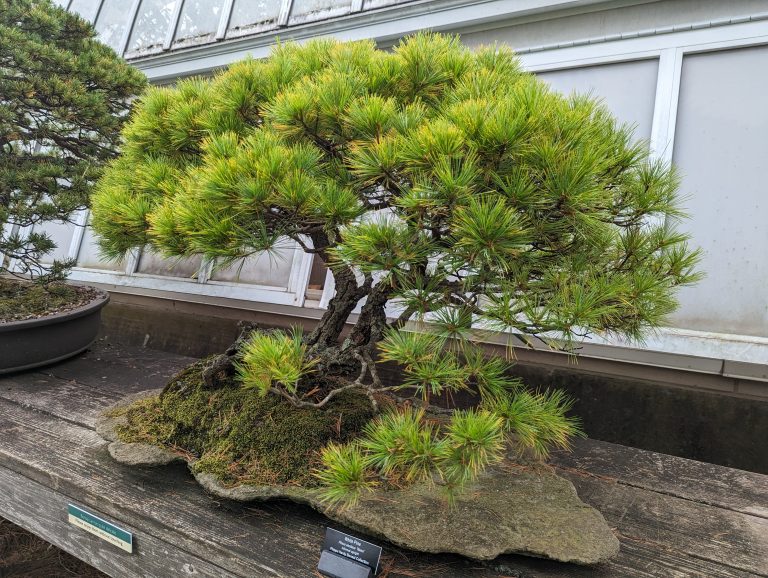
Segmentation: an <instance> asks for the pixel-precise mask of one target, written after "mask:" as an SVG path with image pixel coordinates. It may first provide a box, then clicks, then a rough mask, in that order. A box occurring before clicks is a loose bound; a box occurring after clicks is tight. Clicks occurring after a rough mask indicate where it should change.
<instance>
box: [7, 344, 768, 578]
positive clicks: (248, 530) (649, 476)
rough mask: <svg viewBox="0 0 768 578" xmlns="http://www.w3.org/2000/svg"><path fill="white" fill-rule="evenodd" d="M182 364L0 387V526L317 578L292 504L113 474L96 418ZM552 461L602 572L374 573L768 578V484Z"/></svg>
mask: <svg viewBox="0 0 768 578" xmlns="http://www.w3.org/2000/svg"><path fill="white" fill-rule="evenodd" d="M191 361H193V360H192V359H190V358H186V357H182V356H178V355H173V354H168V353H164V352H159V351H153V350H148V349H140V348H132V347H124V346H117V345H111V344H109V343H105V342H98V343H97V344H95V345H94V347H93V348H92V349H91V350H89V351H88V352H86V353H85V354H83V355H81V356H79V357H77V358H75V359H73V360H70V361H67V362H64V363H61V364H59V365H56V366H52V367H48V368H43V369H39V370H36V371H33V372H30V373H25V374H19V375H12V376H5V377H2V378H0V516H2V517H4V518H7V519H9V520H11V521H12V522H14V523H16V524H18V525H20V526H23V527H24V528H26V529H28V530H30V531H32V532H34V533H35V534H37V535H39V536H40V537H42V538H43V539H45V540H47V541H49V542H51V543H53V544H55V545H56V546H58V547H60V548H62V549H64V550H66V551H68V552H70V553H71V554H73V555H75V556H77V557H78V558H81V559H82V560H85V561H86V562H88V563H90V564H92V565H93V566H95V567H97V568H99V569H100V570H102V571H104V572H106V573H107V574H110V575H111V576H116V577H123V576H136V577H141V578H146V577H149V576H159V577H170V576H198V577H203V576H206V577H207V576H242V577H261V576H286V577H302V578H303V577H309V576H315V575H316V574H315V567H316V564H317V560H318V558H319V555H320V546H321V544H322V541H323V535H324V531H325V526H326V524H327V523H328V521H327V520H326V519H325V518H324V517H322V516H320V515H318V514H317V513H315V512H314V511H312V510H311V509H309V508H305V507H301V506H297V505H294V504H290V503H270V504H250V505H242V504H235V503H228V502H222V501H219V500H216V499H214V498H212V497H210V496H208V495H206V494H205V492H204V491H203V490H202V489H201V488H200V487H199V486H198V485H197V483H196V482H195V481H194V480H193V479H192V477H191V475H190V474H189V473H188V472H187V471H186V469H185V468H184V467H182V466H173V467H166V468H163V469H160V470H154V471H144V470H136V469H131V468H127V467H124V466H121V465H119V464H117V463H115V462H114V461H112V460H111V458H110V457H109V455H108V454H107V451H106V444H105V443H104V441H103V440H102V439H101V438H100V437H99V436H98V435H96V433H95V431H94V423H95V419H96V416H97V415H98V414H99V413H100V412H101V411H103V409H104V408H106V407H107V406H109V405H111V404H113V403H115V402H116V401H118V400H119V399H121V398H122V397H123V396H125V395H127V394H130V393H134V392H138V391H142V390H146V389H152V388H157V387H161V386H162V385H164V383H165V382H166V381H167V379H168V378H169V377H170V376H171V375H172V374H174V373H175V372H176V371H178V370H179V369H181V368H182V367H183V366H185V365H186V364H188V363H190V362H191ZM766 447H768V446H766ZM766 451H768V449H767V450H766ZM552 463H553V465H554V466H555V467H556V468H557V470H558V473H560V474H561V475H564V476H566V477H568V478H569V479H571V480H572V481H573V483H574V484H575V485H576V488H577V490H578V491H579V495H580V496H581V498H582V499H583V500H584V501H585V502H587V503H588V504H591V505H592V506H594V507H596V508H597V509H598V510H600V511H601V512H602V513H603V515H604V516H605V517H606V519H607V520H608V523H609V524H610V525H611V526H612V527H615V532H616V534H617V536H618V537H619V539H620V540H621V548H622V549H621V553H620V555H619V556H618V557H617V558H616V559H615V560H613V561H612V562H611V563H609V564H607V565H604V566H601V567H593V568H585V567H577V566H572V565H566V564H559V563H554V562H547V561H544V560H536V559H533V558H525V557H521V556H503V557H501V558H498V559H497V560H494V561H493V562H491V563H486V564H481V563H477V562H472V561H469V560H465V559H462V558H459V557H456V556H431V555H423V554H418V553H414V552H408V551H404V550H401V549H398V548H395V547H392V546H390V545H388V544H381V545H382V546H384V550H385V555H384V558H383V568H384V573H383V575H384V576H386V577H395V576H403V577H406V576H407V577H415V576H423V577H435V578H442V577H446V578H450V577H456V578H458V577H492V576H495V577H503V576H506V577H511V576H515V577H523V576H525V577H528V576H530V577H550V576H569V577H580V576H589V577H606V578H608V577H610V578H615V577H618V576H640V577H643V576H658V577H664V578H668V577H672V576H706V577H720V576H723V577H725V576H756V575H757V576H768V476H764V475H759V474H753V473H749V472H744V471H740V470H733V469H729V468H724V467H720V466H713V465H709V464H704V463H700V462H695V461H691V460H686V459H682V458H676V457H671V456H666V455H662V454H656V453H653V452H647V451H643V450H637V449H633V448H627V447H623V446H618V445H615V444H609V443H604V442H599V441H594V440H580V441H578V442H577V443H576V447H575V451H574V452H573V453H571V454H561V455H557V456H555V458H554V459H553V460H552ZM68 504H74V505H76V506H80V507H82V508H85V509H87V510H89V511H91V512H92V513H94V514H97V515H99V516H102V517H103V518H105V519H107V520H109V521H110V522H113V523H115V524H117V525H119V526H122V527H124V528H125V529H126V530H129V531H130V532H132V533H133V535H134V543H135V551H134V553H133V554H128V553H126V552H123V551H121V550H119V549H118V548H116V547H115V546H112V545H110V544H108V543H106V542H105V541H103V540H101V539H99V538H97V537H95V536H92V535H90V534H88V533H86V532H84V531H83V530H81V529H79V528H76V527H74V526H73V525H71V524H69V523H68V521H67V505H68Z"/></svg>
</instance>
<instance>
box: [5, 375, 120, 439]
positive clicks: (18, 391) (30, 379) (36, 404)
mask: <svg viewBox="0 0 768 578" xmlns="http://www.w3.org/2000/svg"><path fill="white" fill-rule="evenodd" d="M1 383H2V386H1V387H0V398H2V399H7V400H8V401H12V402H14V403H17V404H19V405H21V406H22V407H25V408H30V409H35V410H38V411H43V412H46V413H49V414H50V415H52V416H55V417H60V418H62V419H65V420H67V421H71V422H74V423H80V424H83V425H85V426H87V427H89V428H91V429H93V428H94V427H95V424H96V418H97V417H98V416H99V414H101V413H102V412H103V411H104V408H106V407H108V406H110V405H112V404H115V403H117V402H118V401H119V400H120V399H121V398H122V397H123V394H120V393H118V392H115V391H113V390H107V389H105V388H95V387H90V386H86V385H83V384H81V383H79V382H77V381H75V380H67V381H65V380H63V379H59V378H58V377H52V376H49V375H44V374H42V373H25V374H21V375H13V376H9V377H6V378H3V380H2V382H1Z"/></svg>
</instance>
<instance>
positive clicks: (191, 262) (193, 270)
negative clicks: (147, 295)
mask: <svg viewBox="0 0 768 578" xmlns="http://www.w3.org/2000/svg"><path fill="white" fill-rule="evenodd" d="M202 261H203V258H202V257H190V258H189V259H165V258H163V257H161V256H159V255H157V254H155V253H152V252H151V251H149V250H148V249H147V250H145V251H144V252H143V253H142V254H141V258H140V259H139V267H138V272H139V273H146V274H148V275H163V276H164V277H186V278H187V279H192V278H193V277H195V276H196V275H197V272H198V270H199V269H200V264H201V263H202Z"/></svg>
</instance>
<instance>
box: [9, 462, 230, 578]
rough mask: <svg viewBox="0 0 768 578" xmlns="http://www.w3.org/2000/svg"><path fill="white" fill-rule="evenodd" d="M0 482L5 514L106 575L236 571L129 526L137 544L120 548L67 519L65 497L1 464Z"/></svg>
mask: <svg viewBox="0 0 768 578" xmlns="http://www.w3.org/2000/svg"><path fill="white" fill-rule="evenodd" d="M0 488H3V491H2V492H0V511H1V512H2V515H3V517H4V518H6V519H8V520H10V521H12V522H13V523H15V524H18V525H19V526H22V527H24V528H26V529H28V530H29V531H31V532H33V533H35V534H37V535H38V536H40V537H41V538H43V539H44V540H46V541H48V542H51V543H52V544H54V545H55V546H57V547H59V548H61V549H62V550H65V551H66V552H69V553H70V554H72V555H73V556H76V557H78V558H80V559H81V560H84V561H85V562H87V563H88V564H90V565H91V566H93V567H95V568H98V569H99V570H101V571H102V572H105V573H107V574H109V575H111V576H125V577H130V578H149V577H157V578H166V577H167V576H190V577H197V578H208V577H211V578H213V577H217V578H231V577H234V576H235V575H234V574H232V573H230V572H227V571H226V570H224V569H222V568H219V567H217V566H215V565H213V564H211V563H209V562H208V561H206V560H203V559H201V558H199V557H197V556H195V555H193V554H190V553H189V552H185V551H183V550H180V549H178V548H176V547H173V546H171V545H169V544H168V543H167V542H165V541H162V540H159V539H157V538H155V537H154V536H151V535H149V534H146V533H144V532H141V531H137V530H136V529H134V528H131V527H128V528H126V529H127V530H129V531H132V532H134V541H135V544H136V550H135V552H134V553H133V554H129V553H127V552H123V551H122V550H120V549H118V548H116V547H114V546H112V545H110V544H107V543H106V542H104V541H103V540H101V539H99V538H97V537H96V536H93V535H91V534H89V533H87V532H85V531H83V530H80V529H79V528H76V527H74V526H72V525H71V524H69V523H68V522H67V504H68V503H69V502H70V501H69V499H68V498H67V497H66V496H64V495H62V494H61V493H58V492H55V491H53V490H51V489H49V488H46V487H45V486H43V485H41V484H38V483H37V482H33V481H32V480H30V479H28V478H25V477H24V476H21V475H19V474H17V473H15V472H12V471H10V470H7V469H6V468H2V467H0ZM89 509H90V510H91V511H92V512H93V513H94V514H97V515H101V516H102V517H105V515H104V514H102V513H101V512H98V511H95V510H94V508H93V507H90V508H89ZM121 524H122V521H121ZM41 578H42V577H41Z"/></svg>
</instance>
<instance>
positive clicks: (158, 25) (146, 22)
mask: <svg viewBox="0 0 768 578" xmlns="http://www.w3.org/2000/svg"><path fill="white" fill-rule="evenodd" d="M177 2H178V0H142V2H141V6H139V13H138V15H137V16H136V24H134V25H133V32H131V40H130V41H129V42H128V52H136V51H138V50H140V51H142V52H148V51H152V50H159V49H162V47H163V42H165V38H166V36H167V35H168V28H169V27H170V26H171V18H172V17H173V11H174V9H175V8H176V3H177Z"/></svg>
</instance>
